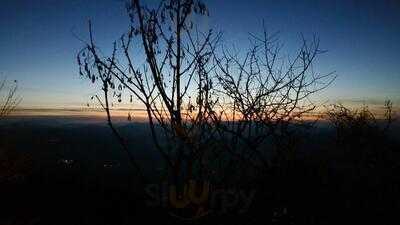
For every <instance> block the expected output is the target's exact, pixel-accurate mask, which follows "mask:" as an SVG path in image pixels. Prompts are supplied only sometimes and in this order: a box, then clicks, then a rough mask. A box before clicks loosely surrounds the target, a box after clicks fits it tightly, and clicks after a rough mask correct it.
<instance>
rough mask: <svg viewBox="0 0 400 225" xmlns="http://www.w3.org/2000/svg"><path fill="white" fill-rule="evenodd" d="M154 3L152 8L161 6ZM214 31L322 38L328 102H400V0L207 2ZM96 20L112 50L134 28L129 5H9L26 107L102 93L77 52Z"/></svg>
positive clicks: (8, 40) (35, 1)
mask: <svg viewBox="0 0 400 225" xmlns="http://www.w3.org/2000/svg"><path fill="white" fill-rule="evenodd" d="M154 1H155V0H149V1H148V2H154ZM205 2H206V3H208V7H209V10H210V17H209V18H208V19H207V25H208V26H210V27H213V28H214V29H216V30H221V31H223V32H224V37H225V40H226V41H228V42H236V45H238V46H239V47H240V45H243V46H245V44H246V43H247V36H246V35H247V32H257V31H260V28H262V27H261V26H262V20H264V21H265V24H266V26H267V28H268V30H270V31H279V32H280V37H281V41H283V42H284V43H285V46H286V49H293V47H296V46H298V45H299V44H300V34H301V33H303V34H304V35H305V36H306V37H312V35H313V34H315V35H317V36H319V38H320V40H321V47H322V48H323V49H326V50H328V53H325V54H324V55H322V56H321V57H320V59H319V60H318V61H317V69H319V71H321V72H331V71H336V74H337V75H338V78H337V80H336V82H335V83H334V84H333V85H332V86H331V87H330V88H329V89H328V90H326V91H324V92H322V93H321V96H320V97H319V98H320V99H321V100H322V101H324V100H331V101H347V102H360V101H365V102H366V103H368V104H375V103H381V102H382V101H383V100H385V99H386V98H390V99H392V100H393V101H394V102H395V104H397V105H398V104H399V103H400V89H399V87H400V70H399V65H400V57H399V54H400V2H399V1H398V0H380V1H378V0H376V1H372V0H341V1H339V0H337V1H335V0H331V1H316V0H314V1H307V0H296V1H294V0H293V1H288V0H282V1H274V0H253V1H250V0H248V1H238V0H236V1H234V0H229V1H223V0H217V1H211V0H208V1H205ZM88 19H91V20H92V22H93V25H94V29H95V35H96V39H97V43H98V44H99V45H100V46H105V47H107V46H110V45H111V43H112V41H113V40H116V39H118V38H119V37H120V35H121V34H122V33H123V32H124V31H125V30H126V27H127V22H128V20H127V16H126V13H125V8H124V0H2V2H1V7H0V76H2V75H4V76H6V77H7V78H8V79H10V80H11V79H12V80H14V79H16V80H18V81H19V85H20V95H21V96H22V97H23V101H22V103H21V105H20V107H23V108H60V107H61V108H70V107H76V106H83V105H85V104H86V102H88V100H89V98H90V96H91V95H92V94H93V93H95V92H96V89H94V88H93V87H92V86H91V85H90V84H89V82H88V81H87V80H83V79H81V78H79V75H78V73H77V69H78V67H77V65H76V62H75V54H76V52H77V51H78V50H79V49H80V48H81V47H82V46H83V45H82V43H81V42H80V41H79V40H78V39H77V38H76V37H75V36H74V34H75V35H77V36H79V37H81V38H84V39H85V38H87V21H88Z"/></svg>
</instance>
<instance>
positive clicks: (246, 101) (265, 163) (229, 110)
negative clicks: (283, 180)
mask: <svg viewBox="0 0 400 225" xmlns="http://www.w3.org/2000/svg"><path fill="white" fill-rule="evenodd" d="M302 40H303V41H302V45H301V46H300V48H299V50H298V51H297V53H296V54H295V55H294V58H293V59H292V60H290V59H289V60H285V57H284V56H283V55H282V54H281V49H282V44H281V43H280V42H279V39H278V37H277V34H272V35H269V34H268V33H267V32H266V29H265V28H264V31H263V33H262V35H261V36H257V35H253V34H250V48H249V50H248V51H247V52H244V53H243V52H240V51H232V50H229V49H225V48H224V49H222V50H221V52H222V54H221V56H218V55H217V54H215V55H214V60H215V63H216V65H217V72H216V73H215V74H216V77H217V78H218V80H219V87H218V92H219V93H220V95H221V98H222V99H224V101H223V102H224V103H223V104H220V105H219V106H220V110H219V111H220V112H222V117H223V120H224V121H225V122H224V123H220V124H219V128H220V129H222V130H223V131H224V132H223V133H225V136H227V137H229V139H230V140H229V141H226V142H225V143H229V145H230V146H227V149H229V150H230V152H231V153H232V154H234V155H236V156H238V157H239V158H241V159H244V160H245V161H247V162H252V164H253V166H256V167H261V168H268V167H269V166H270V164H271V162H270V161H269V160H268V159H267V156H266V154H267V153H268V152H271V151H266V144H267V143H266V142H267V141H270V142H272V145H273V146H276V148H275V150H276V152H275V154H276V155H279V157H284V158H285V157H288V154H289V153H290V152H291V151H293V147H294V146H295V145H296V143H295V142H293V141H296V138H293V133H292V131H293V130H292V129H291V126H296V127H298V126H299V125H307V124H309V123H304V122H305V118H306V117H305V116H306V115H307V114H308V113H310V112H312V111H313V110H314V109H315V108H316V106H315V105H314V104H313V102H312V101H311V98H310V97H311V96H312V95H314V94H315V93H317V92H319V91H320V90H322V89H324V88H326V87H327V86H329V85H330V84H331V83H332V82H333V80H334V79H335V76H334V74H333V73H328V74H320V73H317V72H315V71H314V68H313V63H314V61H315V59H316V58H317V56H318V55H319V54H321V53H323V52H324V51H322V50H321V49H320V48H319V40H318V39H316V38H314V39H313V40H312V41H307V40H305V39H304V38H303V39H302ZM226 133H228V134H229V135H226ZM270 158H271V157H270Z"/></svg>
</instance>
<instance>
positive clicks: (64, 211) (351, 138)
mask: <svg viewBox="0 0 400 225" xmlns="http://www.w3.org/2000/svg"><path fill="white" fill-rule="evenodd" d="M335 112H336V113H335V115H336V117H334V116H333V115H331V117H330V119H331V121H332V122H323V121H321V122H319V123H317V124H316V125H315V126H314V128H313V129H311V130H308V131H307V132H303V133H301V134H299V136H298V137H297V138H298V140H297V144H296V146H295V148H294V149H293V150H294V151H293V154H291V155H290V157H289V156H288V157H285V158H284V159H283V158H282V157H274V156H271V166H270V167H269V168H268V169H265V170H263V171H262V172H254V173H253V172H252V176H251V179H247V180H246V179H242V180H235V181H232V180H231V181H225V180H222V179H223V177H221V180H220V181H213V182H214V184H216V185H214V186H212V188H214V189H212V190H216V189H217V187H218V189H219V190H221V189H222V190H228V191H231V193H233V194H231V195H229V194H228V195H226V196H225V197H227V198H228V199H222V200H217V202H218V203H217V204H214V203H211V201H208V203H206V204H205V206H204V212H207V213H204V214H198V215H196V213H193V210H194V212H198V211H197V210H198V208H195V207H192V208H191V209H190V210H188V211H179V212H177V211H176V209H173V208H171V207H170V206H169V207H165V206H163V205H157V204H156V203H157V201H156V199H157V197H155V196H152V195H150V196H149V193H152V192H151V191H150V189H148V188H147V187H150V186H151V187H155V186H156V185H152V182H153V183H159V182H160V180H162V179H163V178H162V177H163V169H162V168H163V167H162V163H161V162H162V160H161V159H160V158H158V157H159V156H158V155H157V154H156V151H154V152H153V153H152V149H153V148H154V146H152V141H151V138H149V137H148V135H147V134H148V132H149V131H148V128H147V124H141V123H130V124H120V125H118V128H119V129H120V130H121V131H122V133H124V132H127V133H130V134H131V135H130V137H131V138H130V139H129V140H128V141H127V144H128V146H129V147H130V148H132V149H133V150H134V151H135V154H136V155H137V157H138V161H140V162H141V163H142V164H141V166H143V168H145V172H144V173H145V175H146V177H149V181H148V183H147V184H145V185H143V184H142V183H141V181H140V179H139V177H138V174H137V173H136V172H135V170H134V169H132V165H131V164H130V163H129V161H128V160H127V157H126V155H125V154H124V152H123V151H121V149H120V148H118V146H119V145H116V143H117V141H116V140H115V139H112V138H110V134H111V133H110V132H112V131H110V130H109V129H108V128H107V127H106V126H105V125H102V124H80V123H76V124H72V123H68V120H65V121H64V120H63V119H59V120H56V119H54V118H53V119H51V118H50V119H36V120H34V119H30V120H14V121H13V120H11V119H10V120H8V121H7V120H5V121H3V122H2V127H1V130H0V132H1V146H0V148H1V157H0V162H1V164H0V179H1V181H0V182H1V185H0V189H1V190H0V193H1V204H2V206H3V207H2V208H3V209H2V213H1V216H0V223H1V224H60V225H62V224H68V225H70V224H115V225H117V224H137V223H146V224H180V223H196V224H197V223H200V224H202V223H204V224H395V221H398V218H397V217H398V215H397V214H398V210H399V209H400V200H399V197H400V195H399V194H400V193H399V191H400V177H399V172H400V163H399V162H400V153H399V151H398V149H399V146H400V143H398V139H396V138H398V135H399V129H398V127H396V126H397V125H396V123H394V124H393V125H392V127H390V129H387V130H385V123H383V122H382V121H375V120H373V118H371V117H369V114H366V113H367V112H366V111H364V112H360V113H358V114H351V112H350V111H345V110H344V108H337V111H335ZM338 116H340V117H338ZM57 121H58V123H57ZM60 121H61V122H60ZM111 137H112V136H111ZM225 168H226V169H225V172H226V173H234V171H236V173H238V174H239V173H240V172H238V171H237V169H236V170H233V171H229V169H228V168H229V167H225ZM242 170H246V169H245V168H243V169H242ZM242 172H243V171H242ZM160 177H161V178H160ZM218 182H219V183H220V184H218ZM222 183H226V184H229V186H228V185H227V186H224V185H223V184H222ZM146 185H147V186H146ZM240 191H243V193H247V196H249V195H250V194H249V193H251V192H252V191H254V193H255V194H254V197H253V198H249V199H250V200H251V201H249V202H250V204H249V205H248V206H249V207H248V208H245V207H244V205H245V203H246V202H245V201H242V200H241V198H240V197H237V196H240ZM211 192H212V191H211ZM223 193H225V192H223ZM221 196H224V195H221ZM209 200H210V199H209ZM149 202H150V203H151V204H149ZM154 202H156V203H154ZM211 204H213V205H211Z"/></svg>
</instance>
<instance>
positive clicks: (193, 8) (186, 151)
mask: <svg viewBox="0 0 400 225" xmlns="http://www.w3.org/2000/svg"><path fill="white" fill-rule="evenodd" d="M127 10H128V13H129V18H130V21H131V24H130V29H129V31H128V32H127V33H126V34H123V35H122V36H121V38H120V40H118V41H117V42H115V43H114V46H113V52H112V54H111V57H105V56H102V55H101V53H100V51H99V49H98V47H97V46H96V45H95V43H94V39H93V32H92V28H91V25H90V42H89V43H87V44H86V47H85V48H84V49H82V50H81V51H80V52H79V54H78V57H77V59H78V64H79V65H80V74H81V75H82V76H85V77H87V78H89V79H90V80H91V81H92V82H93V83H96V82H97V83H99V84H100V85H101V86H102V90H103V92H104V97H103V98H102V99H101V98H100V97H98V96H97V95H96V96H95V97H96V99H97V100H98V101H99V102H100V104H101V105H102V107H103V108H104V109H105V111H106V113H107V117H108V122H109V125H110V126H111V128H112V130H113V131H114V133H115V134H116V136H117V137H118V138H119V140H120V142H121V143H124V141H123V139H122V137H121V136H120V135H119V133H118V131H117V130H116V129H115V128H114V126H113V125H112V122H111V115H110V106H109V105H110V103H109V96H108V95H109V92H110V91H112V92H113V96H114V97H116V98H117V99H118V101H119V102H121V101H122V99H123V97H124V94H128V96H129V101H130V102H131V103H133V102H136V101H139V102H140V103H141V105H143V106H144V108H145V111H146V113H147V118H148V121H149V124H150V128H151V133H152V137H153V140H154V143H155V146H156V147H157V149H158V151H159V152H160V154H161V155H162V157H163V159H164V161H165V163H166V165H167V168H168V171H170V175H171V177H173V179H174V182H179V181H178V180H187V179H190V177H191V174H192V172H193V170H194V167H198V168H199V170H202V168H204V167H203V166H202V165H201V164H202V162H204V160H201V158H202V157H203V155H204V151H203V150H204V149H208V148H210V147H211V146H210V145H209V144H210V139H211V137H212V134H211V133H212V130H213V126H212V125H211V124H210V122H211V121H213V120H211V116H212V114H213V113H214V111H213V110H212V108H213V107H214V105H215V102H216V99H215V95H212V94H211V91H212V79H211V77H210V75H209V74H210V71H211V70H212V69H213V65H212V64H211V62H212V61H211V57H212V55H213V51H214V50H215V47H216V45H217V43H218V40H219V38H220V35H219V34H217V35H213V32H212V30H207V31H205V32H202V31H200V30H199V28H198V27H197V26H196V25H194V20H195V19H196V17H199V16H205V15H207V14H208V11H207V9H206V7H205V5H204V4H203V3H201V2H200V1H193V0H165V1H160V3H159V4H158V6H157V7H155V8H149V7H147V6H143V5H141V3H140V1H139V0H134V1H131V2H130V3H128V4H127ZM141 58H143V59H144V60H143V59H141ZM123 146H124V148H125V149H126V150H127V151H128V149H127V147H126V145H125V144H123ZM206 146H207V147H208V148H206ZM128 152H129V151H128ZM131 159H132V162H134V161H135V160H134V159H133V157H131ZM134 164H135V165H137V163H136V162H134ZM194 164H196V165H194ZM183 177H185V178H183Z"/></svg>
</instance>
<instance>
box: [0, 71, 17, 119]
mask: <svg viewBox="0 0 400 225" xmlns="http://www.w3.org/2000/svg"><path fill="white" fill-rule="evenodd" d="M8 85H9V82H7V79H5V78H4V79H3V80H2V81H0V94H1V95H0V96H1V98H2V99H0V100H1V102H0V119H1V118H4V117H6V116H7V115H9V114H10V113H11V112H12V111H13V110H14V109H15V108H16V107H17V105H18V104H19V103H20V102H21V98H20V97H18V96H17V89H18V84H17V81H16V80H14V82H13V83H12V84H11V86H8Z"/></svg>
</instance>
